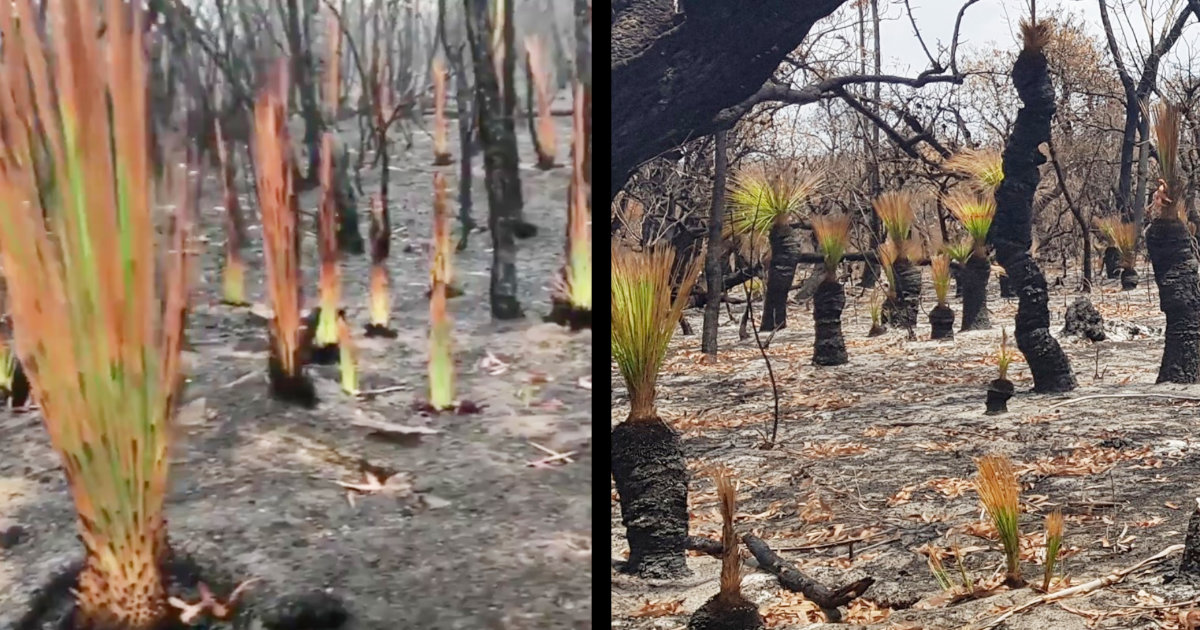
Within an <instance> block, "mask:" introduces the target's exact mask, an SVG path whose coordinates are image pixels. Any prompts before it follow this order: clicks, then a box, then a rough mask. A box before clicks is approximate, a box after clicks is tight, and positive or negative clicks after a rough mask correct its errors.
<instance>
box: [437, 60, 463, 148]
mask: <svg viewBox="0 0 1200 630" xmlns="http://www.w3.org/2000/svg"><path fill="white" fill-rule="evenodd" d="M432 74H433V165H434V166H447V165H449V164H452V163H454V158H452V157H451V156H450V142H449V140H448V135H449V132H448V127H449V125H448V124H447V123H446V78H447V76H448V73H447V72H446V60H445V59H443V58H442V57H441V55H438V56H436V57H434V58H433V70H432ZM459 115H460V116H462V115H463V113H461V112H460V113H459Z"/></svg>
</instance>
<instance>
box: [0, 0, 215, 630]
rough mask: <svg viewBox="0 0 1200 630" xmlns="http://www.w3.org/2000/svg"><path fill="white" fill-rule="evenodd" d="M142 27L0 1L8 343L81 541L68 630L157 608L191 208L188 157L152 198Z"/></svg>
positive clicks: (93, 6)
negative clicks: (164, 230)
mask: <svg viewBox="0 0 1200 630" xmlns="http://www.w3.org/2000/svg"><path fill="white" fill-rule="evenodd" d="M101 6H102V7H103V8H102V9H101V8H99V7H101ZM41 10H46V11H47V13H46V14H43V15H44V16H45V19H44V21H43V20H42V19H40V18H39V17H38V16H39V11H41ZM14 13H15V14H14ZM101 21H103V23H104V24H105V25H106V26H107V29H106V32H105V35H104V37H97V36H95V33H96V32H97V31H98V28H99V24H100V23H101ZM43 26H44V30H43ZM145 32H146V28H145V18H144V13H143V9H142V7H141V5H140V3H133V4H131V5H127V4H125V3H124V2H121V1H119V0H108V1H107V2H105V3H88V2H78V3H76V2H52V3H47V4H44V5H41V7H40V8H38V7H34V6H33V5H32V3H31V2H30V1H29V0H16V1H15V2H4V3H0V38H2V39H3V41H4V42H5V43H6V45H5V47H4V48H5V50H4V63H3V65H2V66H0V73H2V74H3V77H4V83H5V85H6V88H5V89H4V90H0V127H2V128H3V129H4V130H5V133H4V143H3V146H0V206H2V207H3V208H4V211H3V212H0V258H2V260H3V269H4V274H5V278H6V280H7V289H8V296H9V308H10V313H11V316H12V321H13V334H14V337H15V339H14V340H13V346H12V348H13V349H15V351H16V352H17V353H18V354H19V358H20V361H21V363H22V364H23V365H24V367H25V370H26V373H27V376H28V378H29V381H30V385H31V387H32V390H33V394H34V397H35V398H36V399H37V401H38V404H39V405H40V407H41V416H42V418H43V421H44V422H45V425H46V429H47V432H48V434H49V437H50V441H51V444H52V445H53V447H54V449H55V451H56V452H57V453H58V454H59V457H60V459H61V463H62V468H63V471H64V473H65V475H66V479H67V485H68V487H69V489H70V494H71V497H72V498H73V500H74V506H75V511H76V517H77V526H78V535H79V539H80V541H81V542H82V543H83V547H84V563H83V566H82V568H81V570H80V572H79V574H78V577H77V581H76V584H75V586H74V588H73V589H72V593H73V595H74V597H75V611H74V616H73V619H72V621H73V622H74V624H75V627H86V628H101V627H103V628H118V627H119V628H152V627H161V626H164V625H168V624H169V617H170V608H169V607H168V605H167V592H166V583H165V577H164V573H163V567H162V562H163V560H164V559H165V558H166V557H167V554H168V553H169V548H168V543H167V530H166V521H165V519H164V515H163V500H164V497H165V495H166V493H167V488H168V470H169V457H168V451H169V443H170V440H171V436H172V427H171V418H172V415H173V414H174V411H175V408H176V402H177V395H178V392H179V384H180V382H181V375H180V348H181V346H182V343H183V334H184V333H183V331H184V324H185V321H186V319H187V300H188V290H189V279H190V278H191V257H192V253H191V248H192V243H190V242H189V233H190V230H191V222H190V220H191V216H192V207H191V205H190V203H189V202H190V200H189V199H188V196H187V190H188V178H187V174H186V173H187V169H186V167H183V166H172V167H170V168H166V169H164V170H165V171H166V173H167V177H168V179H169V181H166V182H164V184H165V185H164V186H162V187H161V188H160V189H159V190H160V191H161V194H159V195H156V194H153V191H154V189H155V188H156V186H155V184H156V182H155V181H154V170H155V169H154V166H153V163H152V160H153V158H152V154H151V150H150V147H151V146H152V145H151V136H150V132H149V120H150V114H149V111H150V107H149V102H148V88H147V82H148V72H147V70H146V67H145V55H144V50H145V42H144V39H143V34H144V33H145ZM42 33H49V34H52V35H43V34H42ZM14 42H16V43H17V45H13V43H14ZM35 121H36V124H35ZM159 203H172V204H173V205H174V209H173V214H172V216H173V222H172V224H171V229H170V231H169V233H170V243H156V241H157V240H158V239H157V237H156V234H157V232H158V231H159V230H158V227H159V226H156V224H155V219H156V205H157V204H159Z"/></svg>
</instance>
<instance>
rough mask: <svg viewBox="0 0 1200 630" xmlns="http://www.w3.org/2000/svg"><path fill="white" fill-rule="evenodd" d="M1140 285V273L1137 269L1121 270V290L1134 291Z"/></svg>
mask: <svg viewBox="0 0 1200 630" xmlns="http://www.w3.org/2000/svg"><path fill="white" fill-rule="evenodd" d="M1137 285H1138V272H1137V270H1136V269H1121V290H1122V291H1132V290H1134V289H1136V288H1137Z"/></svg>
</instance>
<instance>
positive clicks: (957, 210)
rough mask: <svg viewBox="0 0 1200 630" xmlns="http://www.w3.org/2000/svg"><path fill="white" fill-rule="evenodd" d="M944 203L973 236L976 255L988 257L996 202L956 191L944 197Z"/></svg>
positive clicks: (989, 196) (983, 196) (987, 196)
mask: <svg viewBox="0 0 1200 630" xmlns="http://www.w3.org/2000/svg"><path fill="white" fill-rule="evenodd" d="M942 203H944V204H946V208H947V209H948V210H950V214H952V215H954V218H955V219H958V222H959V223H961V224H962V226H963V229H965V230H966V231H967V234H969V235H970V236H971V240H972V247H973V249H974V253H975V255H976V256H984V255H986V251H987V234H988V229H989V228H991V227H992V219H993V218H995V216H996V202H995V200H994V199H993V198H992V196H991V195H979V194H976V193H972V192H968V191H964V190H961V189H955V190H954V191H952V192H951V193H950V194H948V195H946V196H944V197H942Z"/></svg>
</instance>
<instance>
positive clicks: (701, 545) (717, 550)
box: [683, 536, 725, 559]
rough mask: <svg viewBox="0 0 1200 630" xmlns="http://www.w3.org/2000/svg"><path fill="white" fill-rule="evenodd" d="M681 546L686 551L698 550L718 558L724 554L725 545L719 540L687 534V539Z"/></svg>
mask: <svg viewBox="0 0 1200 630" xmlns="http://www.w3.org/2000/svg"><path fill="white" fill-rule="evenodd" d="M683 548H684V549H687V550H688V551H699V552H700V553H703V554H707V555H710V556H712V557H714V558H718V559H719V558H720V557H721V556H723V555H724V554H725V547H724V546H723V545H722V544H721V541H719V540H713V539H711V538H705V537H704V536H688V537H687V540H685V541H684V542H683Z"/></svg>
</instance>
